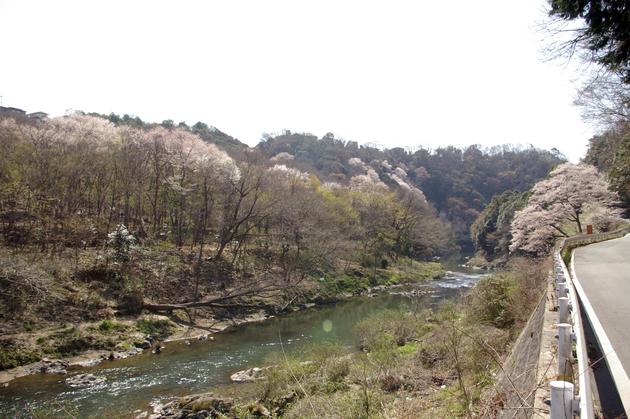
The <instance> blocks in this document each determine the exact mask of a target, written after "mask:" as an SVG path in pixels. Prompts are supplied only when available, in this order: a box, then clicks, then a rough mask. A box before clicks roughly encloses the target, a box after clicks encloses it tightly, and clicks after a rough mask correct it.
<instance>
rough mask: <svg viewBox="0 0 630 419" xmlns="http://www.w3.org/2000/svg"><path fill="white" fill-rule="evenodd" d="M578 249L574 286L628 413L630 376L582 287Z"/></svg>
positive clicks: (629, 406) (573, 266)
mask: <svg viewBox="0 0 630 419" xmlns="http://www.w3.org/2000/svg"><path fill="white" fill-rule="evenodd" d="M576 250H577V249H573V250H571V263H570V267H569V269H570V274H571V278H572V279H573V286H574V288H575V290H576V292H577V294H578V297H579V299H580V302H581V304H582V309H583V310H584V313H586V317H588V320H589V322H590V324H591V327H592V328H593V331H594V332H595V338H596V339H597V342H598V343H599V347H600V348H601V350H602V353H603V354H604V355H603V356H604V359H605V360H606V364H608V368H609V370H610V373H611V375H612V377H613V380H614V381H615V386H616V387H617V392H618V393H619V398H620V399H621V403H622V404H623V408H624V410H625V411H626V414H628V413H630V378H628V374H627V373H626V370H625V369H624V368H623V365H622V364H621V361H620V360H619V357H618V356H617V353H616V352H615V350H614V348H613V346H612V343H610V339H608V335H606V332H605V331H604V327H603V326H602V324H601V322H600V321H599V319H598V318H597V314H595V310H594V309H593V306H592V305H591V303H590V301H589V300H588V297H587V296H586V293H585V292H584V288H582V284H581V283H580V280H579V279H578V276H577V274H576V273H575V263H574V261H575V258H574V255H575V251H576Z"/></svg>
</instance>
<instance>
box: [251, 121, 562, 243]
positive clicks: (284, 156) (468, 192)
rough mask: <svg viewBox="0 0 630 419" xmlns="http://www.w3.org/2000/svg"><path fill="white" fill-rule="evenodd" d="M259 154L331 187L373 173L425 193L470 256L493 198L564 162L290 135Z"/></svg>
mask: <svg viewBox="0 0 630 419" xmlns="http://www.w3.org/2000/svg"><path fill="white" fill-rule="evenodd" d="M257 148H258V149H260V150H262V151H263V152H264V153H265V155H267V156H268V157H270V158H271V159H274V160H277V161H282V162H283V164H286V165H290V166H292V167H296V168H299V169H300V170H307V171H311V172H314V173H317V174H318V176H319V177H321V178H322V179H325V180H327V181H331V182H338V183H341V184H347V183H349V182H351V180H352V178H353V177H354V176H356V175H357V174H360V173H362V172H363V171H365V170H366V169H365V168H368V167H369V168H370V169H372V170H374V173H375V174H376V175H377V176H378V178H379V179H380V180H381V181H382V182H384V183H386V184H388V185H396V184H399V183H400V180H401V178H402V179H404V180H405V182H408V183H409V184H410V185H412V186H414V187H416V188H419V189H420V190H422V192H424V194H425V195H426V197H427V199H428V201H429V202H431V203H432V204H433V205H434V206H435V208H436V209H437V210H438V212H439V213H440V215H441V216H442V217H444V218H445V219H446V220H448V221H449V222H450V223H451V225H452V227H453V230H454V232H455V236H456V240H457V243H458V244H459V246H460V247H461V248H462V250H464V251H465V252H469V251H471V250H472V243H471V240H470V235H469V231H470V230H469V229H470V226H471V225H472V223H473V222H474V220H475V219H476V218H477V216H478V215H479V214H480V212H481V211H482V210H483V209H484V208H485V206H486V205H487V204H488V203H489V202H490V201H491V199H492V197H493V196H495V195H498V194H501V193H503V192H505V191H507V190H513V191H520V192H524V191H527V190H528V189H529V188H531V187H532V186H533V185H534V183H536V182H537V181H538V180H540V179H542V178H544V177H545V176H546V175H547V174H548V173H549V171H550V170H551V169H552V168H553V167H555V166H556V165H558V164H559V163H561V162H562V161H564V157H563V156H562V155H560V154H559V153H558V152H556V151H554V152H550V151H546V150H539V149H536V148H533V147H528V148H522V147H515V146H509V145H505V146H500V147H493V148H490V149H481V148H480V147H479V146H475V145H473V146H469V147H467V148H465V149H459V148H456V147H451V146H449V147H443V148H438V149H436V150H428V149H425V148H419V149H418V150H415V151H409V150H405V149H402V148H392V149H384V150H380V149H377V148H373V147H369V146H363V145H361V146H359V145H358V144H357V143H356V142H353V141H344V140H341V139H337V138H335V137H334V136H333V135H332V134H327V135H325V136H324V137H323V138H321V139H318V138H317V137H316V136H314V135H309V134H296V133H290V132H285V133H284V134H283V135H279V136H275V137H271V136H267V137H266V138H265V139H264V140H263V141H261V143H260V144H259V145H258V146H257Z"/></svg>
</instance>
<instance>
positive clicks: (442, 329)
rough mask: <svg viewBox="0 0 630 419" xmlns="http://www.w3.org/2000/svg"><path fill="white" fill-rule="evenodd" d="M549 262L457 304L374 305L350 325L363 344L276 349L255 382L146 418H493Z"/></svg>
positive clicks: (497, 278) (483, 286)
mask: <svg viewBox="0 0 630 419" xmlns="http://www.w3.org/2000/svg"><path fill="white" fill-rule="evenodd" d="M547 268H548V266H547V264H545V263H543V262H540V261H535V262H528V261H517V262H516V263H514V264H513V265H512V266H511V267H510V268H509V270H508V271H507V272H501V273H496V274H493V275H491V276H488V277H486V278H483V279H481V281H480V282H479V283H478V285H477V286H476V287H475V288H474V289H473V290H472V291H471V292H469V293H468V294H467V295H466V296H465V297H464V298H462V299H459V300H458V301H457V302H454V303H448V304H445V305H442V306H441V307H439V308H436V309H434V310H424V311H416V312H413V311H408V309H405V310H399V309H393V310H385V311H375V312H373V313H371V314H369V315H367V316H366V317H365V318H363V319H362V320H360V321H359V322H358V323H357V324H356V325H355V326H354V327H353V328H352V333H353V335H354V339H355V345H356V346H355V349H356V350H353V351H349V350H348V348H346V347H344V346H342V345H334V344H328V343H325V344H320V345H312V346H310V347H306V348H304V349H303V350H301V351H300V352H299V353H295V352H294V353H291V354H287V353H286V352H285V351H284V350H281V351H279V352H276V353H271V354H269V355H268V356H267V357H266V358H265V360H264V362H263V363H261V364H259V365H257V366H258V367H259V373H258V374H256V377H255V379H252V380H245V381H247V382H244V383H233V384H224V385H219V386H215V387H214V388H213V389H212V390H211V392H210V393H202V394H195V395H191V396H183V397H181V398H177V399H175V400H171V401H166V402H165V403H162V404H158V405H155V406H154V407H155V408H154V409H152V410H150V411H146V412H145V413H142V415H143V416H142V417H150V418H153V419H158V418H169V417H182V418H186V417H213V416H212V415H214V414H222V415H225V416H226V417H235V418H236V417H238V418H249V417H260V416H264V417H283V418H302V417H318V418H327V417H330V418H333V417H366V418H372V417H374V418H377V417H378V418H381V417H414V418H416V417H427V418H428V417H461V416H476V415H479V416H485V415H488V416H492V411H493V409H495V408H496V406H497V403H500V402H501V401H500V400H495V399H492V400H490V399H488V398H487V397H486V394H487V393H488V392H487V391H486V390H487V389H488V388H489V387H490V386H492V385H493V383H494V382H495V379H496V376H497V373H498V372H499V371H500V370H501V368H502V366H501V362H502V361H503V359H504V358H505V356H507V354H509V352H510V350H511V347H512V345H513V344H514V342H515V340H516V337H517V336H518V335H519V333H520V331H521V329H522V326H523V325H524V324H525V322H526V321H527V319H528V318H529V315H530V313H531V310H532V309H533V307H534V306H535V305H536V303H537V301H538V299H539V296H540V293H539V291H540V289H541V287H542V286H544V283H545V282H544V278H545V274H546V269H547ZM241 375H242V374H241ZM420 412H421V413H420Z"/></svg>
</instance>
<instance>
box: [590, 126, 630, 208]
mask: <svg viewBox="0 0 630 419" xmlns="http://www.w3.org/2000/svg"><path fill="white" fill-rule="evenodd" d="M584 162H585V163H588V164H592V165H593V166H595V167H597V168H598V169H599V170H600V172H602V173H604V174H605V176H606V178H607V179H608V181H609V182H610V188H611V189H612V190H613V191H615V192H617V193H618V194H619V198H620V199H621V201H622V202H623V204H624V205H625V206H626V207H628V206H630V124H628V123H618V124H616V125H615V126H614V127H613V128H611V129H609V130H607V131H606V132H604V133H603V134H601V135H596V136H594V137H593V138H591V139H590V140H589V145H588V150H587V152H586V156H585V157H584Z"/></svg>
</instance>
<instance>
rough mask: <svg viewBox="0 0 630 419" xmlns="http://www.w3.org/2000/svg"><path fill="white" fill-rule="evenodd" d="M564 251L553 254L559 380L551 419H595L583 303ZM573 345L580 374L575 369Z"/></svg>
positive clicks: (554, 387)
mask: <svg viewBox="0 0 630 419" xmlns="http://www.w3.org/2000/svg"><path fill="white" fill-rule="evenodd" d="M563 248H564V242H563V243H562V245H561V247H560V250H557V251H556V252H555V253H554V276H555V279H556V295H557V298H558V371H557V377H558V380H557V381H552V382H551V419H566V418H572V417H573V416H579V417H580V418H586V419H592V418H594V417H595V416H594V413H593V397H592V391H591V382H590V377H589V374H590V372H589V368H590V366H589V365H588V355H587V354H586V341H585V339H584V327H583V326H582V318H581V317H580V302H579V300H578V298H577V294H576V291H575V287H574V284H573V281H572V279H571V276H570V275H569V271H568V270H567V267H566V265H565V263H564V261H563V260H562V255H561V253H560V251H561V249H563ZM574 342H575V349H576V351H575V352H576V354H577V371H575V369H574V367H573V343H574ZM576 379H577V380H576ZM576 381H577V382H576ZM575 384H577V389H576V388H575ZM576 390H577V391H576Z"/></svg>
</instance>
